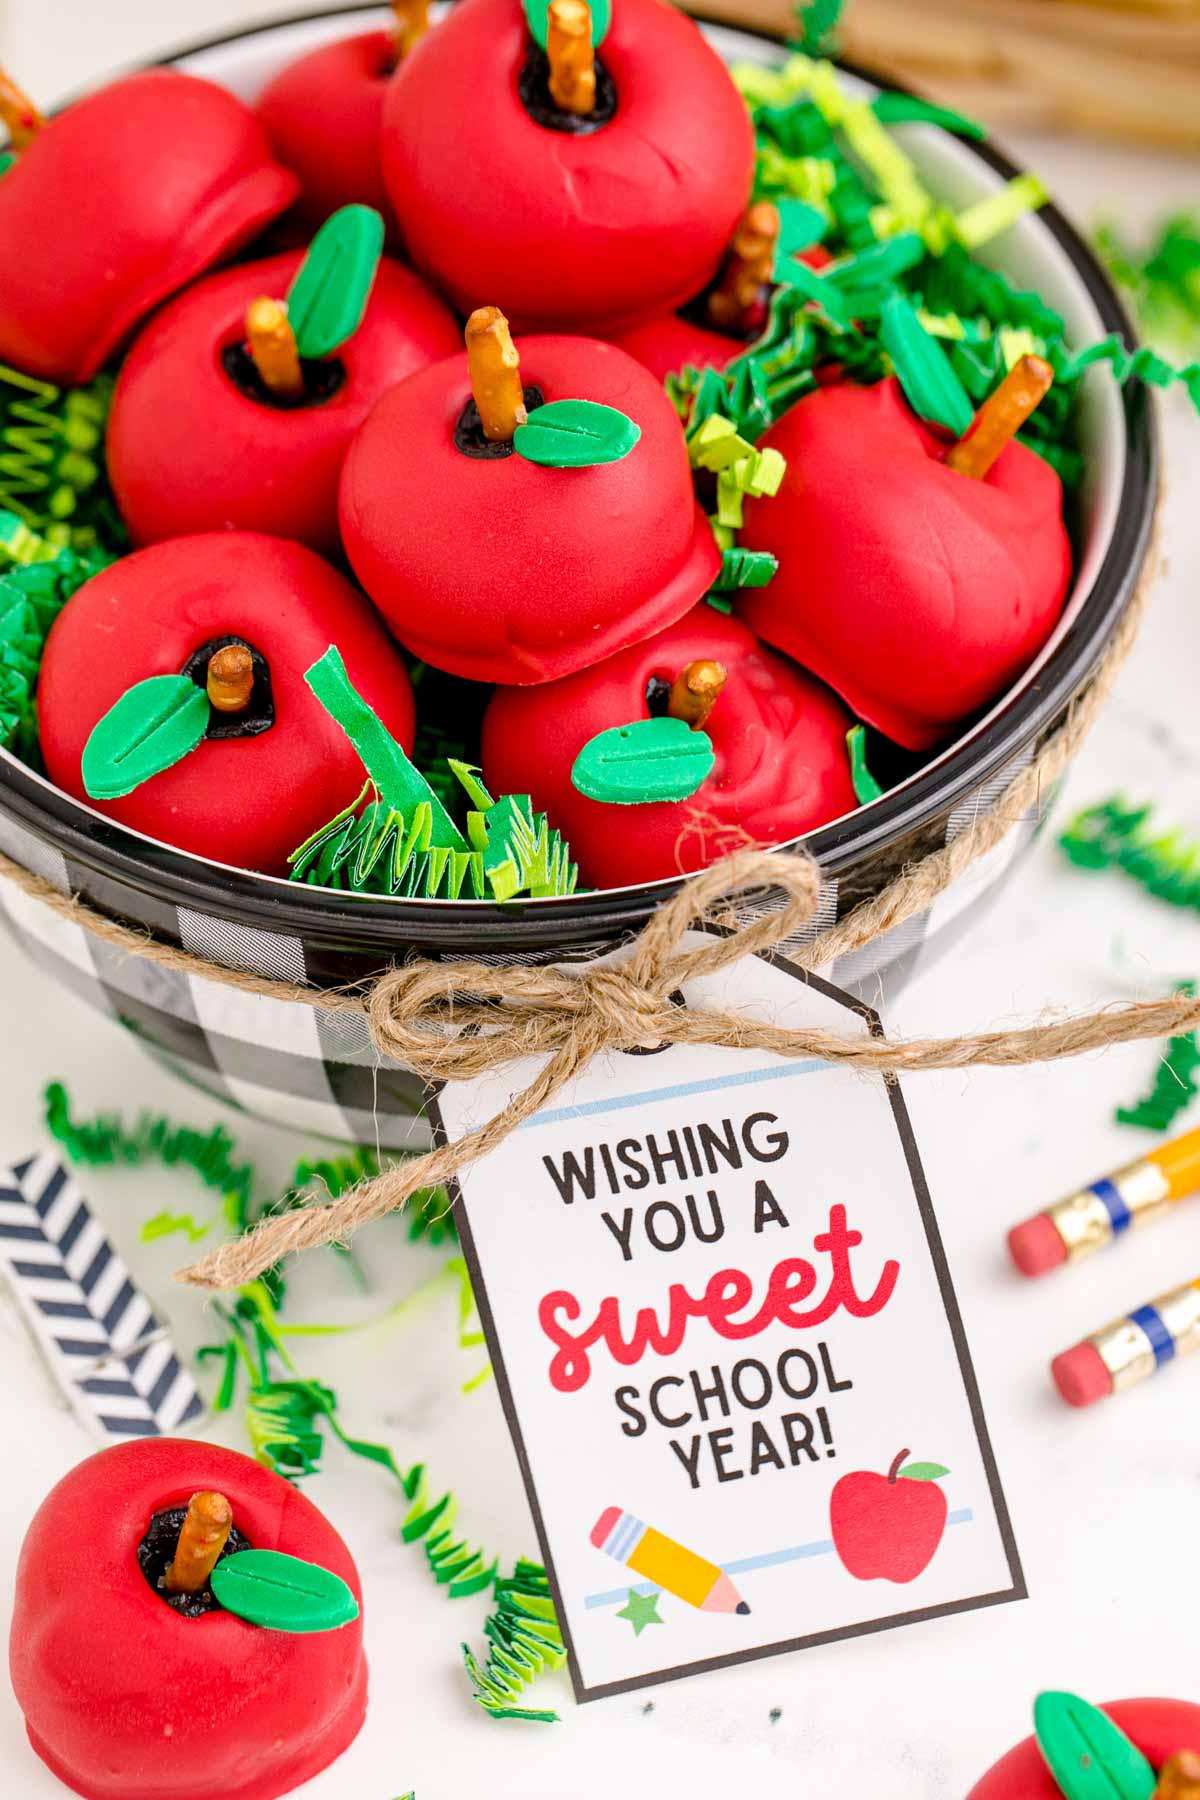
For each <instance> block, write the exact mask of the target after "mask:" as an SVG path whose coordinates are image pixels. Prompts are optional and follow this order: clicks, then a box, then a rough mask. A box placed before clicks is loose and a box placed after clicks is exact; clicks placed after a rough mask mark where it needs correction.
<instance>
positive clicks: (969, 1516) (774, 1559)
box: [583, 1506, 975, 1608]
mask: <svg viewBox="0 0 1200 1800" xmlns="http://www.w3.org/2000/svg"><path fill="white" fill-rule="evenodd" d="M974 1517H975V1514H974V1513H973V1512H972V1511H971V1508H970V1507H969V1506H960V1507H959V1508H958V1511H957V1512H952V1513H947V1514H946V1524H947V1525H970V1524H971V1522H972V1520H973V1519H974ZM832 1550H833V1539H832V1538H817V1539H816V1541H815V1542H814V1543H811V1544H793V1545H792V1546H791V1547H790V1548H789V1549H787V1550H765V1551H764V1552H763V1554H762V1555H761V1556H743V1557H742V1558H741V1559H740V1560H739V1561H738V1562H727V1563H722V1564H721V1565H720V1567H721V1569H722V1570H723V1571H724V1573H725V1574H726V1575H744V1574H745V1573H746V1571H747V1570H748V1569H774V1568H777V1567H778V1566H779V1564H780V1563H788V1562H800V1561H802V1560H803V1559H804V1558H806V1557H809V1556H829V1555H830V1554H831V1552H832ZM659 1591H660V1590H659V1586H658V1583H657V1582H653V1581H638V1582H635V1583H634V1584H633V1586H632V1587H621V1588H610V1589H609V1590H608V1592H607V1593H606V1594H587V1595H585V1596H584V1602H583V1604H584V1606H585V1607H588V1608H591V1607H596V1606H615V1605H616V1603H617V1601H618V1600H627V1599H628V1598H629V1595H630V1594H631V1593H634V1594H657V1593H658V1592H659Z"/></svg>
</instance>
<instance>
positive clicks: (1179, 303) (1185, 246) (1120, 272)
mask: <svg viewBox="0 0 1200 1800" xmlns="http://www.w3.org/2000/svg"><path fill="white" fill-rule="evenodd" d="M1095 240H1096V247H1097V249H1098V250H1099V251H1100V254H1101V256H1102V257H1103V258H1104V261H1105V263H1106V265H1107V267H1108V271H1109V273H1110V274H1111V275H1112V276H1113V278H1114V279H1115V280H1116V281H1118V282H1120V284H1121V286H1122V287H1123V288H1125V289H1126V291H1127V292H1128V293H1129V294H1130V296H1131V298H1132V301H1133V305H1134V309H1135V311H1136V313H1137V316H1138V320H1139V322H1140V323H1141V325H1142V326H1143V328H1144V329H1145V331H1146V332H1147V334H1149V335H1152V336H1154V337H1157V338H1161V339H1163V340H1166V341H1175V342H1178V343H1179V344H1182V345H1189V344H1191V343H1194V342H1195V340H1196V338H1197V336H1198V335H1200V213H1197V212H1179V213H1172V214H1171V215H1170V216H1169V217H1167V218H1165V219H1164V220H1163V221H1162V223H1161V225H1160V226H1159V227H1158V230H1157V233H1156V235H1155V237H1154V239H1153V241H1152V243H1151V244H1150V245H1149V247H1148V248H1147V249H1146V250H1144V251H1139V250H1135V249H1134V248H1133V247H1132V246H1131V245H1130V244H1128V243H1127V242H1126V241H1125V240H1124V239H1123V238H1122V236H1121V234H1120V232H1119V230H1118V228H1117V227H1116V226H1115V225H1114V224H1112V223H1111V222H1106V223H1103V224H1101V225H1100V226H1098V227H1097V229H1096V233H1095Z"/></svg>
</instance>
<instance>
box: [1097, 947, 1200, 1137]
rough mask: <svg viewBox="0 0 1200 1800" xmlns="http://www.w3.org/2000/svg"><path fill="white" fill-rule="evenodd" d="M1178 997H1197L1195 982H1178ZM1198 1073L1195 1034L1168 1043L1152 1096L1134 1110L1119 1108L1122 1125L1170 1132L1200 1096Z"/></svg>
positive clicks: (1199, 1061) (1199, 1051)
mask: <svg viewBox="0 0 1200 1800" xmlns="http://www.w3.org/2000/svg"><path fill="white" fill-rule="evenodd" d="M1174 991H1175V993H1177V994H1193V995H1194V994H1195V992H1196V983H1195V982H1194V981H1177V982H1176V983H1175V989H1174ZM1197 1070H1200V1044H1198V1043H1197V1034H1196V1032H1194V1031H1185V1032H1183V1033H1181V1035H1180V1036H1179V1037H1173V1038H1170V1039H1168V1042H1167V1053H1166V1055H1165V1056H1164V1057H1163V1058H1162V1060H1161V1061H1160V1062H1159V1065H1158V1067H1157V1069H1156V1070H1155V1072H1154V1084H1153V1086H1152V1087H1151V1089H1150V1092H1149V1093H1148V1094H1146V1095H1145V1096H1144V1097H1143V1098H1142V1099H1141V1100H1137V1101H1135V1102H1134V1103H1133V1104H1132V1105H1131V1106H1118V1108H1117V1110H1116V1114H1115V1117H1116V1121H1117V1124H1118V1125H1138V1126H1140V1127H1141V1128H1142V1129H1143V1130H1144V1131H1158V1132H1165V1131H1169V1130H1170V1128H1171V1126H1172V1125H1173V1124H1174V1123H1175V1120H1176V1119H1177V1118H1178V1117H1179V1115H1180V1113H1182V1112H1186V1111H1187V1109H1188V1107H1189V1106H1190V1105H1191V1103H1192V1101H1193V1099H1194V1098H1195V1096H1196V1089H1197V1079H1196V1078H1197Z"/></svg>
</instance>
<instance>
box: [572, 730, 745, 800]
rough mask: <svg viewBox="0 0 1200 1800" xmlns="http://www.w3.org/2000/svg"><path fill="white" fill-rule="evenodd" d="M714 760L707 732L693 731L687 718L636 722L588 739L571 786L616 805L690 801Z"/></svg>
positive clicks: (580, 754)
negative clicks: (658, 801) (654, 801)
mask: <svg viewBox="0 0 1200 1800" xmlns="http://www.w3.org/2000/svg"><path fill="white" fill-rule="evenodd" d="M715 760H716V759H715V757H714V755H713V747H712V742H711V740H710V738H709V736H708V733H707V732H706V731H693V730H692V729H691V727H690V726H689V725H688V724H687V723H686V722H685V721H684V720H683V719H669V718H667V719H637V720H635V722H634V723H633V724H632V725H614V726H612V727H611V729H610V730H608V731H600V732H597V734H596V736H595V737H594V738H589V740H588V742H587V743H586V744H585V745H584V746H583V749H582V750H581V751H580V752H579V755H578V756H577V757H576V758H575V766H574V768H573V769H572V770H571V782H572V784H573V786H574V787H575V788H576V789H577V790H578V792H579V793H581V794H586V795H587V797H588V799H589V800H606V801H608V802H609V803H610V804H611V805H613V806H640V805H644V804H645V803H646V802H647V801H650V800H687V799H688V798H689V797H690V796H691V795H692V794H694V793H695V792H696V789H697V788H698V787H700V786H701V784H702V783H703V782H704V781H706V780H707V778H708V776H709V775H710V774H711V773H712V766H713V763H714V761H715Z"/></svg>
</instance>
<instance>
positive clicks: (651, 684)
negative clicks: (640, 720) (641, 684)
mask: <svg viewBox="0 0 1200 1800" xmlns="http://www.w3.org/2000/svg"><path fill="white" fill-rule="evenodd" d="M670 698H671V683H670V682H669V681H664V680H663V677H662V676H661V675H652V676H651V677H650V679H649V681H648V682H647V683H646V711H647V712H648V713H649V714H650V717H651V718H652V719H665V718H666V716H667V704H668V702H669V700H670Z"/></svg>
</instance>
